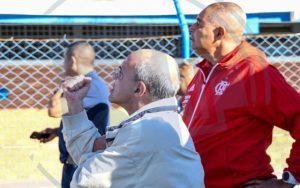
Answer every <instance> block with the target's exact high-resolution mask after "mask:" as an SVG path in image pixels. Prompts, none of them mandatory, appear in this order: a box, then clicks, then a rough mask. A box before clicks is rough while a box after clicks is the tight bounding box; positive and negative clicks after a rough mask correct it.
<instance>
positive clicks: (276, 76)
mask: <svg viewBox="0 0 300 188" xmlns="http://www.w3.org/2000/svg"><path fill="white" fill-rule="evenodd" d="M249 81H250V82H249V83H250V85H249V87H248V88H252V89H251V90H250V91H249V92H248V93H250V96H251V97H250V98H251V105H252V106H253V108H252V114H254V115H255V116H258V117H260V118H261V119H263V120H265V121H266V122H268V123H269V124H270V125H275V126H277V127H279V128H282V129H284V130H287V131H289V133H290V135H291V137H292V138H293V139H295V141H294V143H293V145H292V149H291V151H290V156H289V158H288V159H287V164H288V167H287V168H286V169H285V170H287V171H290V172H291V173H292V174H293V175H294V176H295V178H296V179H297V181H298V182H300V155H299V153H300V94H299V93H298V92H297V91H296V90H295V89H294V88H292V87H291V86H290V85H289V84H288V83H287V82H286V81H285V79H284V77H283V76H282V75H281V74H280V72H279V71H278V70H277V69H276V68H275V67H273V66H272V65H267V66H266V67H264V68H263V69H262V70H261V71H258V72H255V73H254V74H253V75H252V76H251V77H250V80H249Z"/></svg>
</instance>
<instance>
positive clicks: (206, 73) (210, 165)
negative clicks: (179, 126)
mask: <svg viewBox="0 0 300 188" xmlns="http://www.w3.org/2000/svg"><path fill="white" fill-rule="evenodd" d="M245 25H246V15H245V13H244V11H243V10H242V9H241V7H239V6H238V5H237V4H235V3H232V2H218V3H213V4H211V5H209V6H208V7H206V8H205V9H204V10H203V11H202V12H200V14H199V15H198V17H197V21H196V23H194V24H193V25H192V26H191V27H190V33H191V39H192V47H193V49H194V50H195V52H196V53H198V54H199V55H201V56H202V57H203V58H204V60H203V61H201V62H200V63H199V64H198V65H197V66H198V67H199V69H200V71H198V73H197V74H196V75H195V77H194V79H193V80H192V82H191V83H190V84H189V87H188V89H187V93H186V95H185V96H184V99H183V108H184V111H183V120H184V122H185V123H186V125H187V126H188V129H189V131H190V133H191V136H192V138H193V141H194V144H195V147H196V150H197V151H198V152H199V154H200V156H201V159H202V164H203V167H204V172H205V186H206V187H207V188H214V187H216V188H217V187H218V188H219V187H222V188H233V187H247V188H254V187H255V188H260V187H270V188H271V187H272V188H276V187H294V186H295V185H296V184H299V182H300V95H299V93H298V92H297V91H296V90H295V89H294V88H292V87H291V86H290V85H289V84H288V83H287V82H286V81H285V79H284V78H283V76H282V75H281V74H280V72H279V71H278V70H277V69H276V68H275V67H274V66H272V65H270V64H269V63H268V60H267V59H266V57H265V55H264V53H263V52H261V51H260V50H259V49H257V48H256V47H254V46H252V45H250V44H249V43H247V42H246V41H244V39H243V32H244V29H245ZM274 126H277V127H279V128H281V129H284V130H286V131H289V133H290V135H291V136H292V138H293V139H295V142H294V143H293V145H292V149H291V152H290V156H289V158H288V159H287V165H288V166H287V167H286V168H285V169H283V176H282V177H281V178H279V179H277V177H276V176H275V175H274V174H273V168H272V166H271V164H270V161H271V159H270V157H269V156H268V154H267V152H266V150H267V148H268V147H269V146H270V144H271V143H272V131H273V128H274ZM184 170H185V169H184Z"/></svg>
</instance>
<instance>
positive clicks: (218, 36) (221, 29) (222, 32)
mask: <svg viewBox="0 0 300 188" xmlns="http://www.w3.org/2000/svg"><path fill="white" fill-rule="evenodd" d="M225 32H226V30H225V28H224V27H217V28H216V29H215V36H216V39H222V38H223V37H224V35H225Z"/></svg>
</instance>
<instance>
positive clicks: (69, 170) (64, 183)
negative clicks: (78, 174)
mask: <svg viewBox="0 0 300 188" xmlns="http://www.w3.org/2000/svg"><path fill="white" fill-rule="evenodd" d="M76 168H77V166H76V165H72V164H64V165H63V170H62V178H61V187H62V188H70V183H71V180H72V177H73V174H74V172H75V170H76Z"/></svg>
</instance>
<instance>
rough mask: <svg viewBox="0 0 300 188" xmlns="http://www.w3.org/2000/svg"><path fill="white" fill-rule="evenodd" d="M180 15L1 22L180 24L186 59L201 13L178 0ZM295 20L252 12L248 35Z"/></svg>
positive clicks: (8, 20) (9, 20) (4, 19)
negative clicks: (191, 12)
mask: <svg viewBox="0 0 300 188" xmlns="http://www.w3.org/2000/svg"><path fill="white" fill-rule="evenodd" d="M174 5H175V8H176V11H177V15H161V16H61V15H56V16H48V15H21V14H20V15H0V24H47V25H49V24H61V25H64V24H75V25H77V24H95V25H107V24H109V25H120V24H121V25H128V24H130V25H135V24H163V25H174V24H178V21H179V23H180V28H181V31H182V44H183V48H182V49H183V54H182V56H183V58H189V57H190V40H189V31H188V24H193V23H194V22H195V20H196V16H197V15H186V16H185V15H183V13H182V12H181V10H180V5H179V0H174ZM287 21H291V12H274V13H250V14H247V28H246V34H258V33H259V32H260V31H259V24H260V23H262V22H267V23H270V22H271V23H276V22H287Z"/></svg>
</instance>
